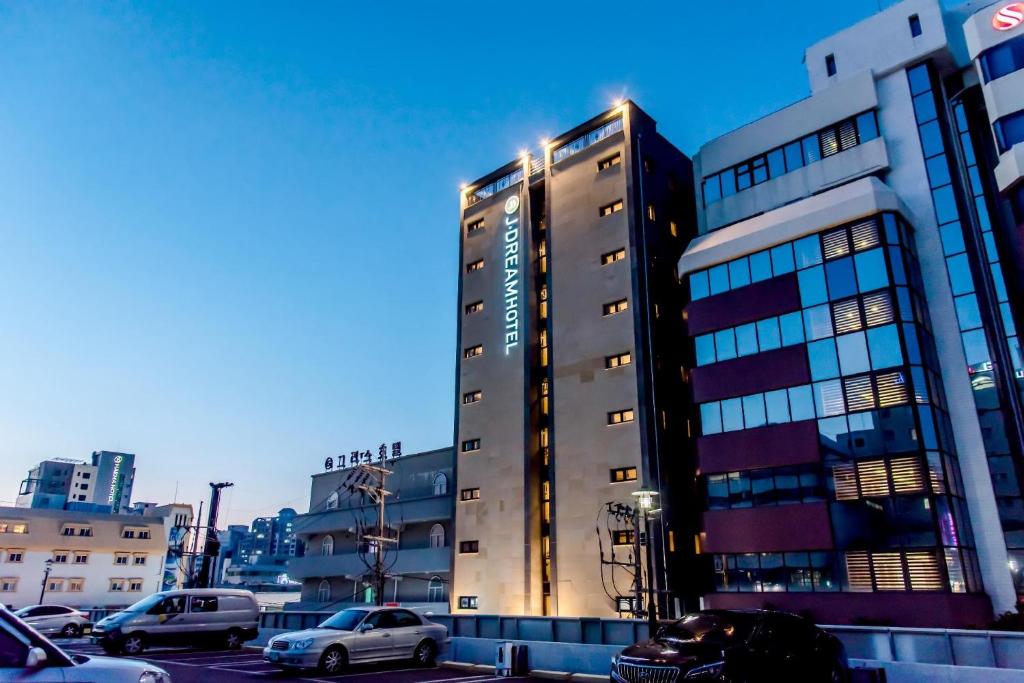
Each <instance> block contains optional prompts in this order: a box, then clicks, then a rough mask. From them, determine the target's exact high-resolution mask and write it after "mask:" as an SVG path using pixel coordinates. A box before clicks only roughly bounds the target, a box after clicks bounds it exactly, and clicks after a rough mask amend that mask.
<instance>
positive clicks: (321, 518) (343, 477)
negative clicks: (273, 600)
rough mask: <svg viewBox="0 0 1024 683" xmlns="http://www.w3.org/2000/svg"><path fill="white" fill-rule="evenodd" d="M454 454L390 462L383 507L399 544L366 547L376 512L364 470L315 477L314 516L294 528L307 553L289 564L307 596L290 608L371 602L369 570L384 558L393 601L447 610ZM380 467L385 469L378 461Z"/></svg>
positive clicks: (291, 574) (388, 594)
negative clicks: (366, 537)
mask: <svg viewBox="0 0 1024 683" xmlns="http://www.w3.org/2000/svg"><path fill="white" fill-rule="evenodd" d="M453 457H454V456H453V452H452V449H451V448H450V447H449V448H441V449H438V450H434V451H426V452H423V453H415V454H409V455H406V456H403V457H400V458H397V459H394V460H390V461H387V462H386V463H384V466H386V467H387V468H388V469H390V471H391V474H389V475H388V476H387V490H388V491H389V492H390V494H391V495H389V496H387V497H386V501H387V502H386V503H385V513H384V519H385V532H384V533H385V534H386V535H387V537H388V538H390V539H394V541H393V542H386V543H384V542H376V541H369V542H368V541H366V540H364V536H365V535H366V534H371V535H372V534H375V533H376V531H375V529H376V527H377V524H378V508H377V506H376V505H375V504H374V503H373V502H372V500H370V499H369V497H368V496H367V495H366V494H365V489H363V488H361V487H362V486H365V485H366V484H367V483H368V482H369V481H370V480H369V479H368V478H367V476H366V475H365V473H364V472H361V471H360V470H359V469H358V468H351V467H350V468H347V469H332V470H329V471H326V472H321V473H319V474H315V475H313V477H312V480H313V481H312V485H311V488H310V498H309V501H310V502H309V512H308V513H306V514H302V515H298V516H296V517H295V518H294V519H293V521H292V529H293V530H294V532H295V533H296V534H297V536H298V539H299V542H300V543H302V544H304V546H305V549H306V550H305V555H304V556H303V557H298V558H294V559H292V560H291V561H290V562H289V565H288V575H289V577H290V578H291V579H293V580H296V581H301V582H302V596H301V601H300V602H298V603H290V604H289V605H288V609H322V610H328V609H331V610H333V609H339V608H342V607H344V606H346V605H352V604H360V603H362V604H366V603H370V604H373V603H375V602H376V601H377V596H376V595H375V594H374V590H375V589H374V581H373V577H372V573H373V572H372V571H371V567H372V566H375V565H376V557H377V553H383V556H382V560H381V566H382V567H383V568H384V570H385V574H386V579H385V582H384V593H383V596H382V599H383V600H384V601H387V602H399V603H401V604H403V605H418V606H424V607H426V608H428V609H430V610H432V611H435V612H447V611H448V596H449V588H450V584H451V566H452V565H451V561H452V558H451V553H452V519H453V504H454V503H453V500H454V495H453V488H452V487H453V467H452V461H453ZM374 464H375V465H380V464H381V463H378V462H375V463H374Z"/></svg>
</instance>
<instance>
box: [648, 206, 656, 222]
mask: <svg viewBox="0 0 1024 683" xmlns="http://www.w3.org/2000/svg"><path fill="white" fill-rule="evenodd" d="M647 220H649V221H656V220H658V212H657V211H655V210H654V204H648V205H647Z"/></svg>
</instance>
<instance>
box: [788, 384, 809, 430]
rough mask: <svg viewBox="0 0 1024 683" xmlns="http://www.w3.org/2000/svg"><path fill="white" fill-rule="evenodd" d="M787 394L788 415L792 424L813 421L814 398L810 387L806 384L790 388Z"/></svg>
mask: <svg viewBox="0 0 1024 683" xmlns="http://www.w3.org/2000/svg"><path fill="white" fill-rule="evenodd" d="M788 393H789V413H790V415H791V416H792V418H793V421H794V422H797V421H799V420H813V419H814V398H813V397H812V395H811V387H810V386H809V385H807V384H805V385H803V386H799V387H792V388H791V389H789V391H788Z"/></svg>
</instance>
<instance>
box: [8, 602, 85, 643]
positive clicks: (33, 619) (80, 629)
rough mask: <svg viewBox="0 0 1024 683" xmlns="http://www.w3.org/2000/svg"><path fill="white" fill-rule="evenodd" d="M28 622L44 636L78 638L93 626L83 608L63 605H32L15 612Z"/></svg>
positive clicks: (15, 614)
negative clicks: (78, 608)
mask: <svg viewBox="0 0 1024 683" xmlns="http://www.w3.org/2000/svg"><path fill="white" fill-rule="evenodd" d="M14 616H16V617H18V618H19V619H21V620H22V621H24V622H25V623H26V624H28V625H29V626H31V627H32V628H34V629H35V630H37V631H39V632H40V633H42V634H43V635H44V636H60V637H61V638H78V637H79V636H81V635H85V634H88V633H89V631H90V630H91V628H92V622H91V621H89V615H88V614H87V613H86V612H83V611H81V610H77V609H73V608H71V607H64V606H63V605H31V606H29V607H22V608H21V609H19V610H18V611H16V612H15V613H14Z"/></svg>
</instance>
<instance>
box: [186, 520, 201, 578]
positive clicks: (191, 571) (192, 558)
mask: <svg viewBox="0 0 1024 683" xmlns="http://www.w3.org/2000/svg"><path fill="white" fill-rule="evenodd" d="M202 519H203V501H199V514H198V515H196V526H195V530H196V531H195V534H194V535H193V536H192V552H191V553H189V554H188V581H186V585H185V587H186V588H195V587H196V578H197V576H198V572H197V571H196V555H197V554H198V553H199V528H200V527H199V525H200V524H202Z"/></svg>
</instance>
